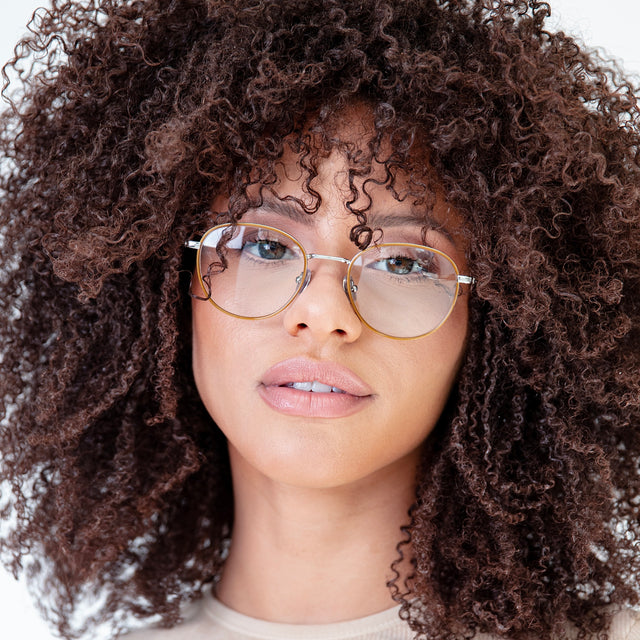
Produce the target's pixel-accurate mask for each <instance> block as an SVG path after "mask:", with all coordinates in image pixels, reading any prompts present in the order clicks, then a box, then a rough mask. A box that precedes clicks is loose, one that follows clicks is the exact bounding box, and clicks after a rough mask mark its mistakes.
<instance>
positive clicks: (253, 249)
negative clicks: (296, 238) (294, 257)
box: [243, 240, 291, 260]
mask: <svg viewBox="0 0 640 640" xmlns="http://www.w3.org/2000/svg"><path fill="white" fill-rule="evenodd" d="M243 249H244V251H246V252H247V253H250V254H251V255H253V256H255V257H257V258H261V259H262V260H282V259H283V258H286V257H287V252H289V253H291V252H290V250H289V249H287V247H285V246H284V245H283V244H282V243H281V242H278V241H276V240H258V241H257V242H248V243H247V244H245V245H244V247H243Z"/></svg>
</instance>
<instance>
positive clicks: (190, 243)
mask: <svg viewBox="0 0 640 640" xmlns="http://www.w3.org/2000/svg"><path fill="white" fill-rule="evenodd" d="M225 227H226V228H235V227H250V228H254V229H266V230H267V231H275V232H276V233H279V234H281V235H283V236H285V237H286V238H288V239H289V240H291V241H292V242H293V243H294V244H295V245H297V246H298V247H299V248H300V252H301V254H302V257H303V258H304V268H303V270H302V272H301V273H300V275H299V276H298V277H297V278H296V281H297V287H296V289H295V291H294V293H293V294H292V295H291V297H290V298H289V300H287V302H286V304H285V305H283V306H282V307H280V308H279V309H278V310H277V311H274V312H273V313H268V314H265V315H262V316H243V315H240V314H237V313H233V312H231V311H227V309H223V308H222V307H221V306H220V305H219V304H217V303H216V302H215V301H214V300H213V298H212V297H211V294H210V293H209V295H208V296H207V297H206V298H203V297H202V296H198V295H196V294H194V293H193V291H192V286H193V281H192V284H191V285H190V286H189V295H190V296H191V297H192V298H195V299H197V300H203V301H204V300H208V301H209V302H210V303H211V304H212V305H213V306H214V307H215V308H216V309H219V310H220V311H222V313H225V314H226V315H228V316H232V317H234V318H241V319H243V320H264V319H265V318H272V317H273V316H276V315H278V314H279V313H282V311H284V310H285V309H286V308H287V307H289V306H290V305H291V304H292V303H293V301H294V300H295V299H296V298H297V297H298V296H299V295H300V294H301V293H302V292H303V291H304V290H305V289H306V287H307V286H308V284H309V282H311V276H312V273H311V271H310V269H309V268H308V266H309V260H314V259H318V260H332V261H333V262H341V263H343V264H346V265H348V266H347V274H346V275H345V276H344V278H343V280H342V288H343V289H344V292H345V293H346V294H347V298H348V299H349V304H350V305H351V308H352V309H353V310H354V312H355V314H356V315H357V316H358V318H359V320H360V322H362V323H363V324H364V325H365V326H367V327H368V328H369V329H371V331H373V332H375V333H377V334H379V335H382V336H385V337H386V338H391V339H392V340H416V339H417V338H423V337H425V336H428V335H430V334H432V333H434V332H435V331H437V330H438V329H439V328H440V327H441V326H442V325H443V324H444V323H445V322H446V321H447V319H448V318H449V316H450V315H451V313H452V312H453V309H454V307H455V305H456V302H457V300H458V296H459V295H460V285H461V284H468V285H473V284H475V282H476V279H475V278H474V277H473V276H465V275H461V274H460V271H459V270H458V265H456V263H455V262H454V261H453V259H452V258H450V257H449V256H448V255H447V254H446V253H444V252H443V251H440V250H438V249H433V248H432V247H427V246H425V245H421V244H413V243H410V242H387V243H380V244H374V245H370V246H369V247H367V248H366V249H363V250H361V251H358V253H356V254H355V255H354V256H353V258H351V260H347V259H346V258H342V257H340V256H328V255H324V254H321V253H307V252H306V250H305V248H304V247H303V246H302V244H301V243H300V241H299V240H297V239H296V238H294V237H293V236H292V235H290V234H289V233H287V232H286V231H283V230H282V229H278V228H277V227H271V226H269V225H265V224H259V223H253V222H238V223H230V222H226V223H223V224H218V225H215V226H213V227H211V228H210V229H208V230H207V231H206V232H205V233H204V234H203V236H202V237H201V238H200V240H187V241H186V242H185V247H186V248H187V249H192V250H196V251H197V254H196V273H197V276H198V282H199V283H200V287H201V288H202V290H203V291H204V292H205V293H206V292H207V286H206V284H205V282H204V279H203V275H202V272H201V269H200V250H201V248H202V247H203V246H204V241H205V239H206V238H207V236H208V235H209V234H211V233H213V232H214V231H217V230H219V229H222V228H225ZM396 246H399V247H412V248H415V249H426V250H427V251H431V252H432V253H435V254H437V255H440V256H442V257H443V258H445V259H446V260H447V262H449V263H450V264H451V265H452V266H453V269H454V272H455V274H456V290H455V294H454V296H453V300H452V302H451V306H450V308H449V311H448V313H447V315H446V316H445V317H444V318H443V319H442V320H441V322H440V323H439V324H438V325H437V326H436V327H434V328H433V329H431V330H430V331H427V332H426V333H421V334H420V335H418V336H392V335H389V334H388V333H384V332H383V331H380V330H378V329H376V328H375V327H372V326H371V325H370V324H369V323H368V322H367V321H366V320H365V319H364V318H363V317H362V315H361V313H360V311H359V310H358V306H357V304H356V301H355V299H354V297H353V296H354V294H355V293H356V292H357V286H356V285H355V284H354V282H353V280H352V279H351V268H352V267H353V264H354V263H355V261H356V260H357V259H358V258H359V257H360V256H361V255H362V254H364V253H366V252H367V251H369V250H370V249H373V248H381V247H396ZM348 282H349V283H350V285H349V286H347V283H348Z"/></svg>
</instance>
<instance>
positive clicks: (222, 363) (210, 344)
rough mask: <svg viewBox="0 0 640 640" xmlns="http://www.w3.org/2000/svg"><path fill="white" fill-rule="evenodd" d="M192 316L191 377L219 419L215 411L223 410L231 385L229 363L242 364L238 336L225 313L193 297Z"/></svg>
mask: <svg viewBox="0 0 640 640" xmlns="http://www.w3.org/2000/svg"><path fill="white" fill-rule="evenodd" d="M192 318H193V321H192V334H193V339H192V343H193V347H192V348H193V353H192V362H193V377H194V380H195V383H196V387H197V389H198V393H199V394H200V398H201V399H202V401H203V403H204V405H205V406H206V408H207V410H208V411H209V413H210V415H211V417H212V418H213V419H214V420H215V421H216V422H218V419H219V415H218V414H219V413H220V412H221V411H222V410H224V406H223V405H224V399H225V398H229V397H230V395H231V394H230V390H231V389H232V388H233V386H234V381H233V376H234V370H233V368H232V366H231V365H232V363H233V361H234V360H235V361H236V362H238V365H239V366H241V363H240V362H239V359H240V358H241V351H240V349H238V348H237V345H238V344H240V343H239V339H240V336H238V335H234V332H233V331H232V327H230V326H227V325H228V324H229V322H228V320H227V318H228V316H225V315H224V314H222V313H220V312H218V311H217V310H216V309H214V308H213V307H212V306H211V305H210V304H209V303H208V302H203V301H198V300H195V301H194V302H193V303H192ZM232 345H235V348H234V346H232Z"/></svg>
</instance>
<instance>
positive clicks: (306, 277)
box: [296, 269, 311, 295]
mask: <svg viewBox="0 0 640 640" xmlns="http://www.w3.org/2000/svg"><path fill="white" fill-rule="evenodd" d="M302 276H304V282H303V283H302V286H301V287H300V289H298V295H300V294H301V293H302V292H303V291H304V290H305V289H306V288H307V285H308V284H309V283H310V282H311V271H309V269H307V272H306V273H301V274H300V275H299V276H298V277H297V278H296V284H298V285H300V281H301V280H302Z"/></svg>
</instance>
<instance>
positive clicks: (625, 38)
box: [0, 0, 640, 640]
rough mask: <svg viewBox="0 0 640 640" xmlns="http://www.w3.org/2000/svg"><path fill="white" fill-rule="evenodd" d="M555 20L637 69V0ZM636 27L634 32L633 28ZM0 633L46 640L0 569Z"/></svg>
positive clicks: (563, 3) (7, 49)
mask: <svg viewBox="0 0 640 640" xmlns="http://www.w3.org/2000/svg"><path fill="white" fill-rule="evenodd" d="M43 3H44V2H43V0H0V63H4V62H5V61H6V60H8V59H9V58H10V57H11V53H12V50H13V45H14V44H15V42H16V41H17V40H18V39H19V37H20V36H21V35H22V34H23V33H25V31H26V30H25V25H26V23H27V22H28V19H29V17H30V15H31V13H32V12H33V10H34V9H35V8H36V7H38V6H40V5H41V4H43ZM550 4H551V6H552V8H553V15H554V20H557V21H558V24H560V25H561V26H562V28H563V29H565V30H566V31H568V32H570V33H572V34H574V35H576V36H578V37H580V38H581V39H582V40H583V41H584V42H586V43H587V44H588V45H589V46H593V47H596V46H597V47H601V48H602V49H603V50H604V52H605V53H606V54H607V55H610V56H614V57H616V58H618V59H620V60H621V61H622V63H623V66H624V67H625V68H626V69H627V70H628V71H631V72H633V73H634V74H638V75H640V36H639V35H638V26H639V25H640V0H607V1H606V2H605V1H603V0H550ZM634 32H635V33H634ZM0 636H1V637H2V639H3V640H14V639H15V640H51V638H52V637H53V636H52V635H51V633H50V632H49V631H48V630H47V628H46V626H45V625H44V623H43V622H42V621H41V620H40V618H39V617H38V614H37V613H36V612H35V610H34V608H33V606H32V604H31V602H30V601H29V598H28V596H27V594H26V589H25V587H24V585H23V584H22V583H16V582H15V581H14V580H13V578H12V577H11V576H10V575H9V574H7V573H5V572H4V571H2V569H0Z"/></svg>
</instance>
